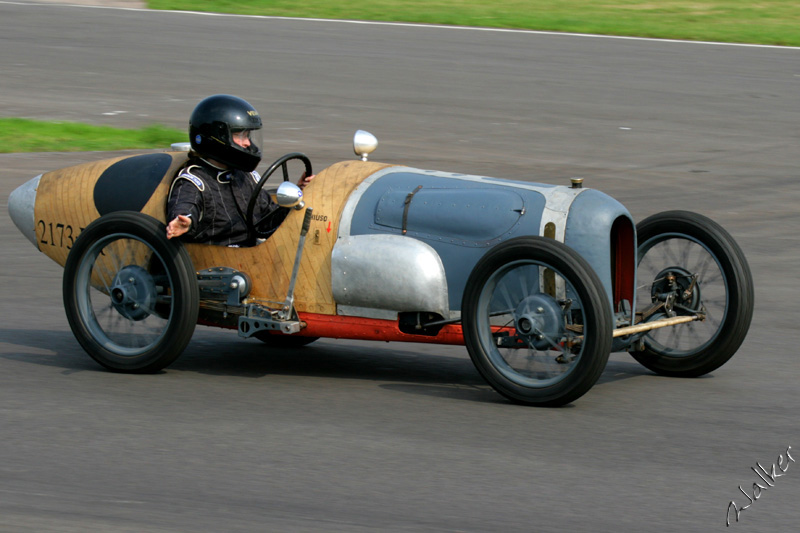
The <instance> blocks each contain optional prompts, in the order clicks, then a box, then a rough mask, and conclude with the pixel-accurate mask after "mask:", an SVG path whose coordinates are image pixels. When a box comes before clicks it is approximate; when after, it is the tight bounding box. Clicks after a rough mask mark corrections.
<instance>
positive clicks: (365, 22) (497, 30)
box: [0, 0, 800, 51]
mask: <svg viewBox="0 0 800 533" xmlns="http://www.w3.org/2000/svg"><path fill="white" fill-rule="evenodd" d="M98 1H99V0H98ZM0 4H8V5H17V6H60V7H82V8H86V9H115V10H118V11H138V12H142V13H170V14H181V15H194V16H204V17H235V18H250V19H262V20H287V21H296V22H327V23H339V24H361V25H367V26H395V27H405V28H429V29H440V30H454V31H480V32H491V33H514V34H521V35H554V36H560V37H583V38H589V39H615V40H625V41H645V42H655V43H679V44H700V45H706V46H737V47H743V48H772V49H777V50H795V51H796V50H800V47H798V46H778V45H773V44H748V43H722V42H715V41H684V40H680V39H656V38H653V37H628V36H621V35H597V34H593V33H568V32H557V31H539V30H515V29H509V28H482V27H475V26H448V25H443V24H419V23H412V22H381V21H371V20H341V19H322V18H302V17H273V16H268V15H240V14H235V13H207V12H203V11H177V10H163V9H145V8H136V7H118V6H105V5H86V4H69V3H61V2H52V1H51V2H46V3H39V2H12V1H8V0H0Z"/></svg>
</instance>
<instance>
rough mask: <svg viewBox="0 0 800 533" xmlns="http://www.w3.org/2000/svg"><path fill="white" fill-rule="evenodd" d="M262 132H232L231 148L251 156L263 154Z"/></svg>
mask: <svg viewBox="0 0 800 533" xmlns="http://www.w3.org/2000/svg"><path fill="white" fill-rule="evenodd" d="M261 139H262V134H261V130H260V129H257V130H242V129H236V130H231V146H232V147H234V148H238V149H240V150H244V151H245V152H248V153H251V154H261V147H262V146H263V144H262V140H261Z"/></svg>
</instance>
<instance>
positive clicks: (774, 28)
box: [147, 0, 800, 46]
mask: <svg viewBox="0 0 800 533" xmlns="http://www.w3.org/2000/svg"><path fill="white" fill-rule="evenodd" d="M147 5H148V7H150V8H152V9H172V10H182V11H205V12H216V13H237V14H245V15H270V16H285V17H302V18H330V19H350V20H375V21H395V22H419V23H427V24H449V25H457V26H482V27H492V28H516V29H529V30H543V31H560V32H571V33H593V34H600V35H621V36H637V37H653V38H661V39H685V40H695V41H718V42H732V43H751V44H768V45H784V46H786V45H788V46H800V31H798V28H800V2H798V0H763V1H759V0H662V1H658V2H656V1H642V0H610V1H609V0H371V1H369V2H362V3H359V4H353V3H352V2H344V1H342V0H305V1H303V2H297V1H295V0H250V1H248V2H234V1H231V0H149V1H148V2H147Z"/></svg>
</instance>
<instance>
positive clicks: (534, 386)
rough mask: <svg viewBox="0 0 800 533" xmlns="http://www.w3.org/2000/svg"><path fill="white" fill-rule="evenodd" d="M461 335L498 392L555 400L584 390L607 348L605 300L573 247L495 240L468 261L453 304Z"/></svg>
mask: <svg viewBox="0 0 800 533" xmlns="http://www.w3.org/2000/svg"><path fill="white" fill-rule="evenodd" d="M461 312H462V317H461V318H462V325H463V328H464V340H465V342H466V345H467V350H468V351H469V355H470V358H471V359H472V361H473V363H474V364H475V366H476V368H477V369H478V371H479V372H480V373H481V375H482V376H483V377H484V378H485V379H486V381H488V382H489V384H490V385H492V387H494V389H495V390H497V391H498V392H499V393H500V394H502V395H503V396H505V397H507V398H509V399H511V400H513V401H515V402H519V403H524V404H528V405H547V406H556V405H563V404H566V403H569V402H572V401H574V400H576V399H578V398H579V397H581V396H582V395H583V394H585V393H586V392H587V391H588V390H589V389H590V388H591V387H592V386H593V385H594V384H595V383H596V382H597V380H598V379H599V377H600V375H601V374H602V372H603V369H604V368H605V366H606V362H607V361H608V356H609V353H610V351H611V335H612V328H613V325H612V318H611V306H610V304H609V302H608V298H607V297H606V293H605V290H604V288H603V285H602V283H601V282H600V280H599V278H598V277H597V274H595V272H594V270H593V269H592V268H591V266H589V264H588V263H587V262H586V260H585V259H583V258H582V257H581V256H580V255H578V253H577V252H575V251H574V250H572V249H571V248H569V247H568V246H566V245H564V244H562V243H560V242H557V241H554V240H552V239H546V238H543V237H520V238H515V239H511V240H509V241H506V242H504V243H501V244H499V245H497V246H496V247H495V248H493V249H492V250H490V251H489V252H488V253H487V254H486V255H485V256H484V257H483V258H482V259H481V260H480V261H479V262H478V264H477V265H475V268H474V269H473V271H472V274H471V275H470V277H469V280H468V282H467V288H466V290H465V292H464V298H463V303H462V306H461Z"/></svg>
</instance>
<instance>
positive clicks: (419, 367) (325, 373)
mask: <svg viewBox="0 0 800 533" xmlns="http://www.w3.org/2000/svg"><path fill="white" fill-rule="evenodd" d="M0 333H2V336H3V338H4V339H7V340H6V344H7V346H11V349H8V348H6V349H4V350H3V353H0V358H4V359H9V360H14V361H22V362H26V363H30V364H36V365H45V366H53V367H59V368H62V369H64V373H65V374H71V373H74V372H83V371H89V372H106V370H104V369H103V368H101V367H100V366H99V365H98V364H97V363H95V362H94V361H93V360H92V359H91V358H90V357H89V356H88V355H87V354H86V353H84V352H83V350H82V349H81V347H80V346H79V345H78V343H77V341H75V339H74V337H73V336H72V335H71V333H69V332H65V331H41V330H38V331H33V330H3V329H0ZM14 346H18V347H24V348H25V349H22V350H18V349H14V348H13V347H14ZM612 357H615V356H612ZM623 357H624V356H623ZM179 372H190V373H197V374H205V375H212V376H233V377H241V378H265V377H268V376H271V375H274V376H298V377H321V378H330V379H337V378H342V379H358V380H365V381H371V382H376V383H378V386H379V387H381V388H383V389H386V390H393V391H398V392H404V393H407V394H419V395H425V396H434V397H442V398H451V399H459V400H468V401H475V402H481V403H486V402H489V403H508V400H506V399H505V398H503V397H501V396H500V395H498V394H497V393H496V392H495V391H494V390H493V389H492V388H491V387H490V386H489V385H488V384H487V383H486V382H485V381H484V380H483V378H482V377H481V376H480V374H478V372H477V370H476V369H475V367H474V366H473V364H472V362H471V361H470V359H469V356H468V355H467V352H466V349H465V348H464V347H453V346H435V345H409V344H401V343H393V344H387V343H380V342H344V343H343V342H339V341H335V340H329V339H322V340H319V341H317V342H315V343H313V344H311V345H308V346H305V347H300V348H274V347H270V346H267V345H265V344H264V343H261V342H260V341H257V340H255V339H250V340H245V339H241V338H239V337H237V336H236V335H235V334H232V332H216V331H215V330H199V331H198V333H196V334H195V336H194V338H193V339H192V341H191V343H190V344H189V346H188V347H187V349H186V350H185V352H184V353H183V354H182V355H181V356H180V357H179V358H178V359H177V360H176V361H175V362H174V363H173V364H172V365H170V366H169V367H168V368H167V369H165V370H163V371H161V372H159V373H157V374H156V375H155V377H158V376H159V375H170V374H177V373H179ZM647 376H654V374H653V373H652V372H650V371H649V370H647V369H645V368H644V367H642V366H641V365H639V364H638V363H636V362H635V361H619V360H610V361H609V363H608V365H607V367H606V369H605V371H604V372H603V374H602V376H601V377H600V379H599V380H598V382H597V385H606V384H610V383H614V382H617V381H620V380H625V379H630V378H637V377H639V378H641V377H647ZM150 377H151V378H152V377H153V375H150ZM143 378H144V379H146V376H143Z"/></svg>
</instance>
